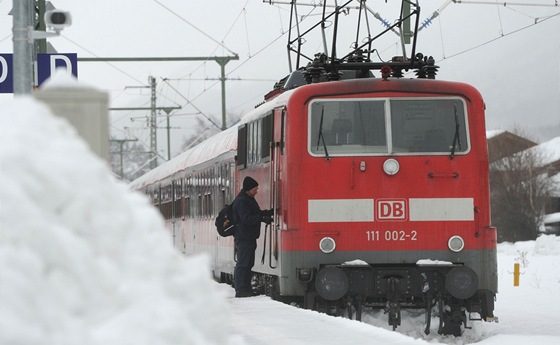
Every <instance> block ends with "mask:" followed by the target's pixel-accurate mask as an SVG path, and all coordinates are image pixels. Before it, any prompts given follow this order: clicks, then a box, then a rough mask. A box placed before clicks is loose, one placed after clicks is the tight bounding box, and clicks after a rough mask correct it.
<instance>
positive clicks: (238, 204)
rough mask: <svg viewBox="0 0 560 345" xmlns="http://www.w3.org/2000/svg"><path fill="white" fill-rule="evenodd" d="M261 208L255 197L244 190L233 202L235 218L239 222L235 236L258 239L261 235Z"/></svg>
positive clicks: (241, 238)
mask: <svg viewBox="0 0 560 345" xmlns="http://www.w3.org/2000/svg"><path fill="white" fill-rule="evenodd" d="M262 218H263V217H262V214H261V208H260V207H259V204H258V203H257V200H255V198H252V197H250V196H249V195H247V193H245V192H244V191H243V190H242V191H241V192H239V194H238V195H237V198H235V201H234V202H233V220H234V222H235V223H237V229H236V230H235V235H234V237H235V238H237V239H240V240H256V239H257V238H259V236H260V235H261V221H262Z"/></svg>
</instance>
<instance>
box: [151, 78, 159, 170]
mask: <svg viewBox="0 0 560 345" xmlns="http://www.w3.org/2000/svg"><path fill="white" fill-rule="evenodd" d="M149 80H150V87H151V90H152V97H151V107H152V112H151V118H150V151H151V152H152V157H156V159H154V160H152V161H151V163H150V168H151V169H154V168H156V167H157V165H158V164H157V154H158V153H157V123H156V115H157V114H156V78H154V77H152V76H150V78H149Z"/></svg>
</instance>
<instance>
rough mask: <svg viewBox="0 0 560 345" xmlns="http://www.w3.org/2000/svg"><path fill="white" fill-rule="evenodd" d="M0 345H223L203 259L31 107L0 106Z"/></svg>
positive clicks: (59, 123) (67, 131) (72, 135)
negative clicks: (181, 246)
mask: <svg viewBox="0 0 560 345" xmlns="http://www.w3.org/2000/svg"><path fill="white" fill-rule="evenodd" d="M0 109H1V110H0V112H1V113H0V116H1V120H2V126H1V127H0V138H1V145H0V162H1V179H0V193H1V194H0V210H1V212H0V224H1V230H0V344H12V345H13V344H25V345H28V344H41V345H43V344H57V345H63V344H72V345H76V344H80V345H89V344H92V345H94V344H103V345H107V344H119V345H123V344H135V345H141V344H150V345H154V344H162V345H166V344H169V345H171V344H173V345H177V344H227V343H228V342H227V339H226V338H227V336H228V333H229V330H228V327H227V326H224V325H227V322H225V321H226V320H228V318H229V312H228V310H227V309H226V303H224V301H225V296H223V294H222V293H220V292H219V289H217V286H216V284H215V283H214V282H213V281H212V280H211V278H210V273H209V271H208V266H209V265H208V258H207V257H204V256H202V257H193V258H188V259H187V258H185V257H184V256H182V255H181V254H179V253H178V252H177V251H175V250H174V249H173V248H172V245H171V243H170V239H169V236H168V235H167V233H166V232H165V231H164V226H163V221H162V219H161V217H160V216H159V215H158V214H157V212H156V211H155V209H154V208H153V207H151V206H150V205H149V204H148V202H147V200H146V199H145V198H144V197H143V196H141V195H139V194H136V193H133V192H129V191H128V190H127V186H126V185H124V184H123V183H121V182H119V181H117V180H116V179H115V178H114V177H113V175H112V173H111V172H110V170H109V167H108V164H107V163H106V162H104V161H102V160H100V159H98V158H97V157H96V156H95V155H94V154H93V153H92V152H91V151H90V150H89V148H88V147H87V145H86V144H85V142H83V141H82V140H81V139H80V138H79V137H78V136H77V134H76V131H75V130H74V128H73V127H71V126H70V125H69V124H68V123H67V122H66V121H65V120H62V119H60V118H57V117H54V116H53V115H52V114H51V113H50V111H49V110H48V108H46V107H45V106H44V105H42V104H40V103H38V102H36V101H35V100H33V99H32V98H27V97H22V98H16V99H15V100H13V101H10V102H6V103H4V104H2V105H1V106H0Z"/></svg>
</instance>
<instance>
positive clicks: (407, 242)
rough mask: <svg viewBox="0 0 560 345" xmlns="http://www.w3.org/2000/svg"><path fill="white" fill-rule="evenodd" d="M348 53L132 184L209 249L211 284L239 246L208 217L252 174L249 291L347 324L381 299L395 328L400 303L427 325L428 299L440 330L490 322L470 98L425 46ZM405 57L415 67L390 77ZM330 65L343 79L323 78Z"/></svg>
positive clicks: (489, 276)
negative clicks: (394, 55) (253, 243)
mask: <svg viewBox="0 0 560 345" xmlns="http://www.w3.org/2000/svg"><path fill="white" fill-rule="evenodd" d="M357 52H358V50H356V51H355V52H354V55H356V53H357ZM354 61H355V60H354ZM366 61H367V59H366ZM344 62H345V63H342V64H339V65H333V64H331V63H329V61H328V59H326V58H325V57H324V56H322V55H317V58H316V59H315V61H314V62H313V63H310V64H309V65H308V67H307V68H305V69H299V70H297V71H295V72H294V73H292V74H291V75H290V76H289V77H288V78H286V79H284V80H282V82H281V83H278V84H277V88H276V90H275V91H273V92H271V93H270V94H269V96H268V98H267V99H266V101H265V102H264V103H263V104H262V105H260V106H258V107H257V108H256V109H254V110H253V111H252V112H250V113H249V114H247V115H246V116H245V117H244V118H243V120H242V123H241V124H239V125H237V126H236V127H233V128H230V129H228V130H226V131H224V132H222V133H220V134H218V135H216V136H214V137H212V138H211V139H209V140H207V141H205V142H203V143H202V144H200V145H198V146H196V147H194V148H192V149H190V150H188V151H186V152H184V153H183V154H181V155H179V156H178V157H176V158H175V159H173V160H171V161H169V162H167V163H166V164H164V165H162V166H160V167H159V168H156V169H155V170H153V171H151V172H149V173H148V174H146V175H145V176H143V177H141V178H140V179H138V180H136V181H134V182H133V184H132V186H133V187H134V188H136V189H139V190H142V191H144V192H145V193H147V194H148V195H149V196H150V197H151V199H152V200H153V202H154V204H155V205H157V206H158V207H159V208H160V209H161V211H162V213H163V215H164V217H165V219H166V220H167V223H168V225H169V229H170V231H171V233H172V234H173V239H174V243H175V245H176V246H177V247H179V248H180V249H181V250H183V251H184V252H185V253H186V254H194V253H200V252H205V253H209V255H211V257H212V270H213V272H214V276H215V278H216V279H218V280H220V281H223V282H228V281H231V278H232V275H233V268H234V266H235V249H234V245H233V239H232V238H231V237H228V238H222V237H220V236H218V234H217V233H216V231H215V228H214V224H213V223H214V219H215V217H216V215H217V213H218V212H219V210H220V209H221V208H222V207H223V205H224V204H225V203H228V202H231V201H232V200H233V198H234V196H235V195H236V193H237V192H238V191H239V190H240V188H241V186H240V181H242V180H243V178H244V177H245V176H251V177H253V178H255V179H256V180H257V181H259V183H260V186H261V188H260V193H259V194H258V195H257V199H258V202H259V204H260V205H261V207H262V208H263V209H264V208H273V209H274V210H275V214H274V222H273V224H272V226H271V227H270V229H265V228H264V224H263V230H262V235H261V237H260V239H259V243H258V249H257V258H262V260H257V263H256V265H255V267H254V273H255V276H254V287H255V289H257V290H260V292H262V293H266V294H267V295H270V296H272V297H273V298H275V299H279V300H290V301H294V300H296V301H299V302H300V304H301V305H302V306H304V307H306V308H313V309H316V310H321V311H325V312H329V313H339V312H342V311H346V310H348V311H349V312H350V315H352V313H353V312H355V313H356V314H355V316H356V318H357V319H360V317H361V310H362V307H364V306H365V307H370V308H381V309H385V310H386V311H387V313H388V322H389V324H390V325H392V326H393V329H394V328H396V327H397V326H398V325H400V322H401V313H400V311H401V309H403V308H414V309H419V308H424V309H425V310H426V312H427V314H428V317H427V320H428V324H427V326H426V332H429V329H430V325H429V320H430V316H431V312H432V310H433V309H435V310H437V311H438V315H439V317H440V325H439V329H438V330H439V332H440V333H444V334H455V335H459V334H461V325H463V324H465V325H466V321H467V316H466V313H468V314H469V316H470V318H471V319H473V318H474V319H483V320H489V319H492V318H493V310H494V299H495V295H496V292H497V267H496V229H495V228H493V227H492V226H491V225H490V207H489V205H490V200H489V181H488V153H487V146H486V137H485V120H484V102H483V99H482V97H481V95H480V93H479V92H478V91H477V90H476V89H474V88H473V87H471V86H469V85H466V84H463V83H457V82H446V81H439V80H434V79H432V78H433V77H434V76H435V69H436V68H435V66H434V65H433V61H431V60H430V59H425V58H423V57H422V56H421V55H417V56H416V57H415V58H414V59H408V60H406V59H405V60H398V61H397V60H395V61H393V62H390V63H382V64H374V63H368V62H363V61H359V62H352V61H349V60H345V61H344ZM380 67H383V68H382V70H381V74H382V76H383V77H382V78H372V77H371V72H370V71H371V70H372V69H380ZM404 68H411V69H417V70H418V71H420V72H419V73H420V75H421V78H415V79H405V78H400V75H399V73H400V71H401V70H402V69H404ZM333 71H334V73H332V72H333ZM422 71H423V72H422ZM426 71H427V74H422V73H424V72H426ZM333 74H334V75H338V76H340V75H342V76H343V77H342V80H335V81H326V80H327V79H329V75H333ZM394 75H397V76H398V77H399V78H395V77H393V76H394ZM323 81H324V82H323Z"/></svg>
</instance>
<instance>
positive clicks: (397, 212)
mask: <svg viewBox="0 0 560 345" xmlns="http://www.w3.org/2000/svg"><path fill="white" fill-rule="evenodd" d="M406 219H407V213H406V200H405V199H381V200H377V220H406Z"/></svg>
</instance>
